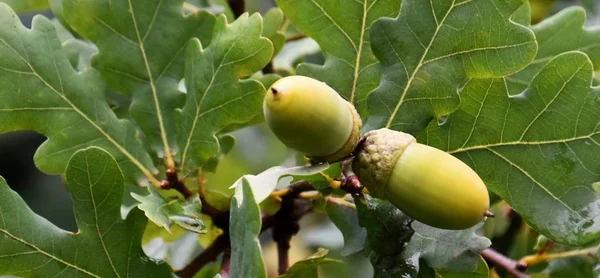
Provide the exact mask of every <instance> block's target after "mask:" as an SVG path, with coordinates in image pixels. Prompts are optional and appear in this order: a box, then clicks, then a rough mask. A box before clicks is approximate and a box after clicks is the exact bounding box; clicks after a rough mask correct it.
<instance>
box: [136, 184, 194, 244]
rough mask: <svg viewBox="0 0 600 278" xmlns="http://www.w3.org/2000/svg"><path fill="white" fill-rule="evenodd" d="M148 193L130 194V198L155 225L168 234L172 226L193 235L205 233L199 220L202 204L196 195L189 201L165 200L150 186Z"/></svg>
mask: <svg viewBox="0 0 600 278" xmlns="http://www.w3.org/2000/svg"><path fill="white" fill-rule="evenodd" d="M148 192H149V193H150V194H148V195H139V194H136V193H131V196H133V198H135V199H136V200H137V201H138V202H140V203H139V204H138V205H137V207H138V208H139V209H141V210H142V211H144V212H145V213H146V217H148V219H150V220H152V222H154V223H155V224H156V225H158V226H162V227H163V228H165V229H166V230H167V231H168V232H169V233H170V232H171V230H170V227H171V226H172V225H173V224H176V225H178V226H180V227H182V228H184V229H186V230H188V231H192V232H195V233H206V226H205V225H204V223H202V220H200V210H201V209H202V203H201V202H200V198H199V197H198V195H197V194H196V195H194V196H192V197H190V199H189V200H182V199H179V198H177V197H175V198H174V199H167V198H166V197H164V196H162V195H160V194H159V193H158V192H157V191H156V189H154V187H152V186H149V187H148Z"/></svg>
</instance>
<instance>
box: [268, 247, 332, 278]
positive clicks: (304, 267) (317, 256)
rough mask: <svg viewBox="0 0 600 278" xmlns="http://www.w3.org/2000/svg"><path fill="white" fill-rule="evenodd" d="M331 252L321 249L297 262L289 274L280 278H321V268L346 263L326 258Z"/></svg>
mask: <svg viewBox="0 0 600 278" xmlns="http://www.w3.org/2000/svg"><path fill="white" fill-rule="evenodd" d="M327 253H329V250H327V249H325V248H319V249H318V250H317V252H315V253H314V254H312V255H310V256H308V257H307V258H304V259H302V260H300V261H297V262H296V263H295V264H293V265H292V266H290V268H289V269H288V270H287V272H286V273H285V274H283V275H281V276H279V277H280V278H304V277H319V266H320V265H324V264H330V263H344V262H343V261H339V260H334V259H329V258H326V256H327Z"/></svg>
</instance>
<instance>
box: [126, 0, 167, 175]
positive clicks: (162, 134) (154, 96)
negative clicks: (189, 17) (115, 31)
mask: <svg viewBox="0 0 600 278" xmlns="http://www.w3.org/2000/svg"><path fill="white" fill-rule="evenodd" d="M162 2H163V0H160V2H159V3H158V5H156V10H155V12H154V16H153V17H152V21H151V22H150V25H149V26H148V30H147V32H146V34H145V35H144V39H145V38H146V36H147V35H148V33H149V32H150V30H151V29H152V25H154V21H155V19H156V13H157V11H158V9H159V8H160V6H161V5H162ZM127 3H128V4H129V12H130V13H131V20H132V21H133V27H134V29H135V34H136V36H137V39H138V48H139V49H140V52H141V53H142V58H143V60H144V67H145V68H146V74H148V79H149V80H148V83H149V84H150V90H151V92H152V100H153V101H154V109H155V110H156V118H157V120H158V128H159V130H160V138H161V140H162V143H163V148H164V150H165V166H166V167H167V168H175V162H174V160H173V155H172V154H171V148H169V142H168V140H167V133H166V131H165V127H164V123H163V118H162V112H161V109H160V104H159V102H158V93H157V91H156V86H155V83H154V77H153V76H152V71H151V70H150V63H149V62H148V57H147V56H146V49H145V47H144V40H142V37H141V36H140V30H139V28H138V24H137V20H136V18H135V11H134V9H133V5H132V3H131V0H127Z"/></svg>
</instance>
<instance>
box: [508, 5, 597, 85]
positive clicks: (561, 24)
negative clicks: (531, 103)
mask: <svg viewBox="0 0 600 278" xmlns="http://www.w3.org/2000/svg"><path fill="white" fill-rule="evenodd" d="M584 23H585V11H584V10H583V9H582V8H579V7H572V8H567V9H564V10H562V11H560V12H559V13H558V14H556V15H554V16H552V17H550V18H548V19H546V20H544V21H543V22H541V23H540V24H538V25H535V26H533V27H532V28H531V29H532V30H533V31H534V32H535V37H536V39H537V40H538V44H539V49H538V53H537V55H536V56H535V59H534V60H533V61H532V62H531V64H529V65H528V66H527V67H526V68H525V69H523V70H522V71H519V72H518V73H515V74H513V75H511V76H508V77H506V81H507V82H506V83H507V86H508V91H509V93H510V94H511V95H516V94H518V93H520V92H522V91H524V90H525V89H527V87H528V86H529V84H530V82H531V80H532V79H533V78H534V77H535V76H536V75H537V74H538V73H539V72H540V70H541V69H542V68H543V67H544V65H546V63H548V62H549V61H550V60H551V59H552V58H554V57H556V56H557V55H559V54H562V53H564V52H567V51H572V50H579V51H582V52H585V53H586V54H587V55H588V57H589V58H590V60H591V61H592V63H593V64H594V67H595V68H599V67H600V29H598V28H595V29H586V28H584V27H583V25H584Z"/></svg>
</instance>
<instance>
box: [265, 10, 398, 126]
mask: <svg viewBox="0 0 600 278" xmlns="http://www.w3.org/2000/svg"><path fill="white" fill-rule="evenodd" d="M276 2H277V4H278V5H279V7H280V8H281V9H282V10H283V12H284V13H285V15H286V16H287V18H288V19H289V20H290V21H291V22H292V23H293V24H294V27H296V28H298V30H300V31H302V32H304V33H305V34H306V35H308V36H310V37H311V38H313V39H314V40H315V41H317V43H318V44H319V46H320V47H321V50H322V51H323V53H324V54H325V57H326V58H327V60H326V61H325V65H323V66H320V65H313V64H301V65H300V66H299V67H298V70H297V73H298V74H300V75H305V76H310V77H313V78H315V79H318V80H321V81H323V82H325V83H327V85H329V86H331V87H332V88H333V89H335V90H336V91H337V92H338V93H340V95H342V96H343V97H344V98H345V99H346V100H348V101H349V102H351V103H353V104H354V105H355V106H356V108H357V110H358V112H359V114H360V115H361V116H362V117H365V116H366V101H365V100H366V98H367V95H368V94H369V92H371V91H372V90H373V89H375V88H376V87H377V84H378V83H379V78H380V76H381V70H380V65H379V61H378V60H377V59H376V58H375V56H374V55H373V52H372V51H371V48H370V47H369V46H370V38H369V36H370V33H369V29H370V27H371V24H372V23H373V22H374V21H375V20H377V19H379V18H381V17H386V16H389V17H395V16H397V15H398V11H399V9H400V2H401V1H397V0H364V1H346V0H335V1H332V0H295V1H290V0H277V1H276Z"/></svg>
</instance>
